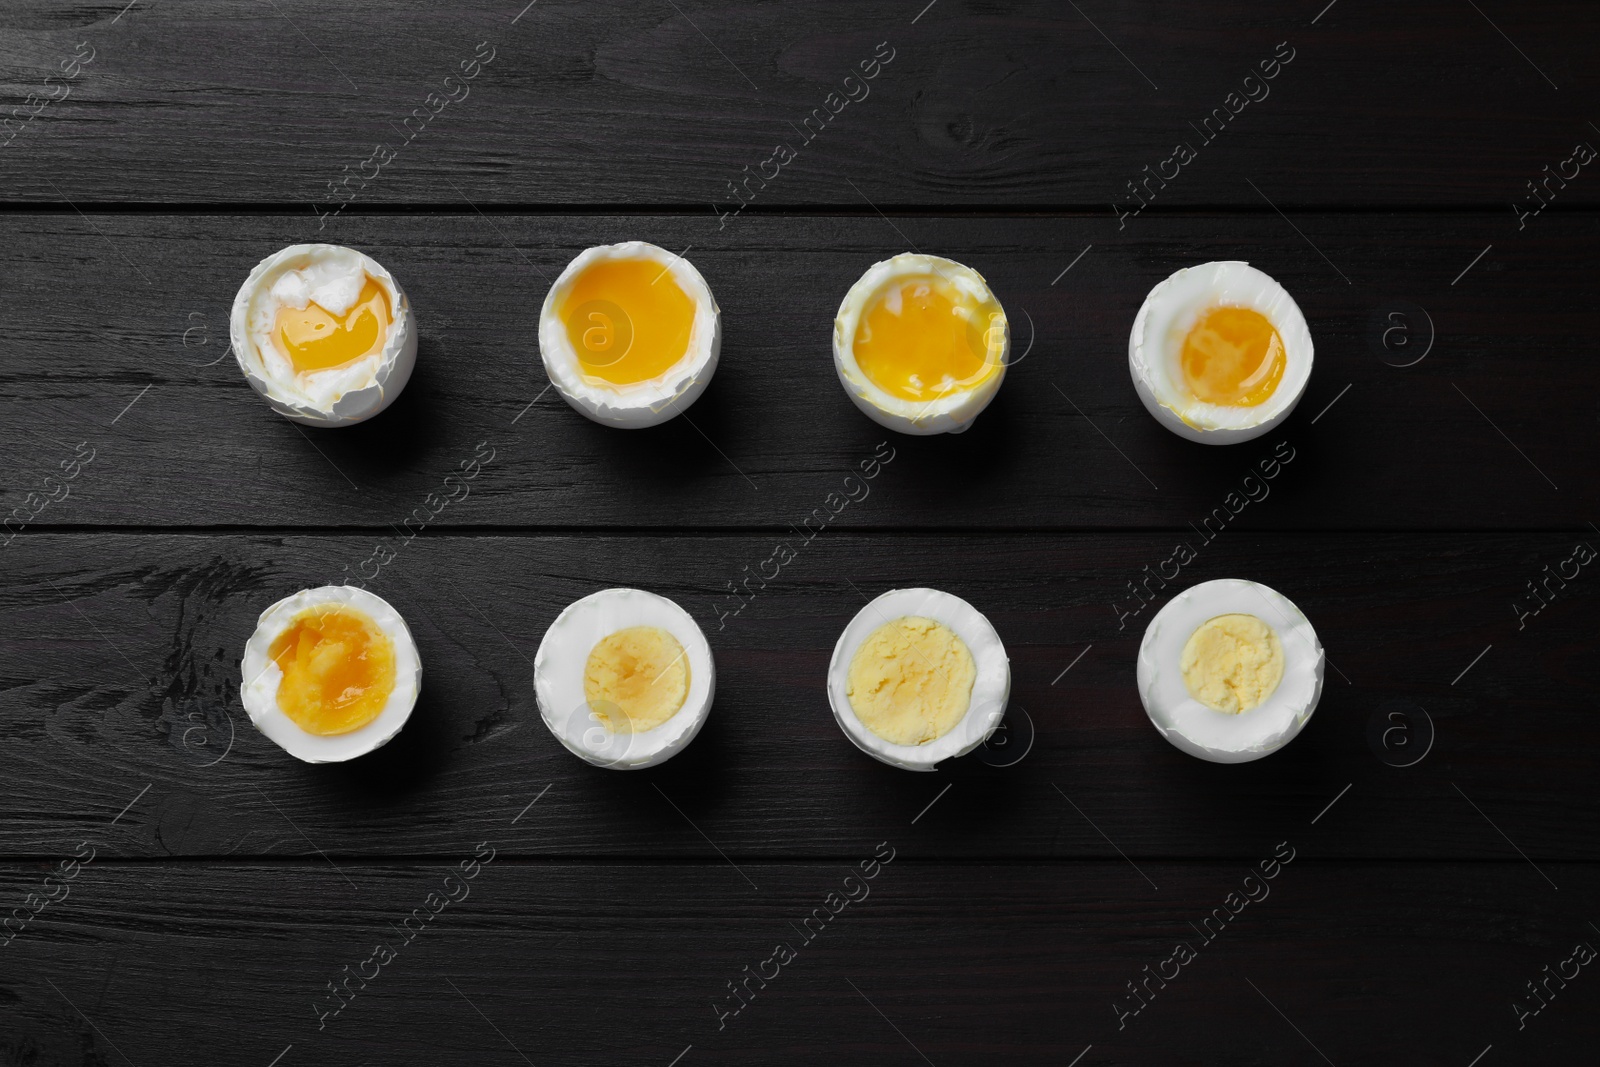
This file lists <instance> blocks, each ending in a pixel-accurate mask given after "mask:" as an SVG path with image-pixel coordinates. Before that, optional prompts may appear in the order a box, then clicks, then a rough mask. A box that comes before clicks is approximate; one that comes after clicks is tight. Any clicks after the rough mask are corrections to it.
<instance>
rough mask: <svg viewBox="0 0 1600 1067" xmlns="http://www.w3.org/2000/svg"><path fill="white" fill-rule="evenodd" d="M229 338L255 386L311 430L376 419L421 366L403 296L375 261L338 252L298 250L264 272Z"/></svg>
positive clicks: (236, 307) (278, 256)
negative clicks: (416, 367)
mask: <svg viewBox="0 0 1600 1067" xmlns="http://www.w3.org/2000/svg"><path fill="white" fill-rule="evenodd" d="M228 333H229V338H230V340H231V342H232V344H233V354H234V358H235V359H236V360H237V361H238V363H239V368H240V369H241V370H242V371H243V372H244V376H245V379H246V380H247V381H248V382H249V383H250V387H251V388H252V389H254V390H255V391H256V392H257V393H259V394H261V396H262V397H263V398H264V399H265V400H266V401H267V403H268V404H269V405H270V406H271V407H272V409H273V410H274V411H276V412H278V413H279V414H280V415H283V416H284V417H286V418H289V419H293V420H294V421H295V422H299V423H303V424H305V425H307V426H325V427H337V426H350V425H353V424H355V423H358V422H361V421H362V420H364V419H368V418H371V417H372V416H373V415H376V414H377V413H378V412H380V411H382V410H383V409H384V408H386V407H388V406H389V405H390V404H391V403H393V402H394V399H395V397H397V396H399V395H400V391H401V390H402V389H404V388H405V385H406V382H407V381H409V380H410V378H411V371H412V368H413V367H415V365H416V361H417V329H416V322H415V321H414V315H413V314H412V311H411V302H410V301H409V300H408V299H407V298H406V294H405V290H403V289H401V288H400V284H399V283H398V282H397V281H395V279H394V276H393V275H391V274H390V273H389V272H388V271H387V270H385V269H384V268H383V266H381V265H380V264H379V263H378V262H377V261H376V260H374V259H373V258H372V257H370V256H367V255H364V254H363V253H361V252H358V251H356V250H355V249H353V248H345V247H342V246H340V245H329V244H305V245H291V246H290V247H288V248H285V249H283V250H282V251H279V252H275V253H273V254H272V255H270V256H268V257H267V258H265V259H263V260H262V261H261V262H260V263H258V264H256V267H255V269H254V270H252V271H251V272H250V275H249V277H247V278H246V279H245V281H244V284H243V285H241V286H240V287H239V292H238V294H237V295H236V296H235V297H234V301H233V311H232V314H231V316H230V317H229V321H228Z"/></svg>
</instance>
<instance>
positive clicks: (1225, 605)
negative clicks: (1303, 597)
mask: <svg viewBox="0 0 1600 1067" xmlns="http://www.w3.org/2000/svg"><path fill="white" fill-rule="evenodd" d="M1235 613H1237V614H1240V615H1254V616H1255V617H1256V618H1258V619H1260V620H1261V621H1262V622H1264V623H1266V624H1267V625H1268V626H1270V627H1271V628H1272V629H1273V630H1275V631H1276V632H1277V635H1278V642H1279V644H1280V645H1282V646H1283V660H1284V663H1283V680H1282V681H1280V682H1279V683H1278V687H1277V688H1276V689H1274V690H1273V691H1272V693H1271V694H1270V695H1269V696H1268V697H1267V699H1266V700H1264V701H1263V702H1262V703H1260V704H1258V705H1257V706H1255V707H1253V708H1251V709H1250V710H1249V711H1244V712H1240V713H1239V714H1237V715H1231V714H1229V713H1227V712H1222V711H1215V710H1213V709H1211V708H1208V707H1206V706H1205V705H1204V704H1202V703H1200V701H1198V700H1196V699H1195V698H1194V697H1193V696H1191V695H1190V693H1189V687H1188V686H1187V685H1186V684H1185V683H1184V680H1183V668H1182V666H1181V664H1180V661H1181V659H1182V656H1183V647H1184V645H1185V644H1186V643H1187V642H1188V640H1189V637H1190V635H1191V634H1193V633H1194V631H1195V630H1196V629H1198V628H1199V627H1200V626H1202V625H1203V624H1204V623H1206V622H1207V621H1209V620H1211V619H1214V618H1216V617H1217V616H1218V615H1230V614H1235ZM1324 662H1325V657H1324V655H1323V652H1322V645H1321V644H1320V643H1319V642H1318V641H1317V632H1316V630H1314V629H1312V626H1311V622H1310V620H1308V619H1307V618H1306V617H1305V614H1304V613H1303V612H1301V610H1300V609H1299V608H1297V607H1295V606H1294V604H1293V603H1292V602H1291V601H1290V600H1289V598H1288V597H1285V596H1284V595H1283V594H1281V593H1279V592H1277V591H1276V590H1274V589H1271V588H1269V587H1268V586H1265V585H1261V584H1260V583H1258V582H1252V581H1247V580H1245V579H1241V578H1222V579H1218V580H1216V581H1211V582H1201V583H1200V584H1199V585H1196V586H1191V587H1190V588H1188V589H1186V590H1184V591H1183V592H1181V593H1179V594H1178V595H1177V596H1175V597H1173V598H1172V599H1171V600H1169V601H1168V602H1167V603H1166V605H1165V606H1164V607H1162V609H1161V610H1160V611H1159V612H1157V613H1156V616H1155V618H1153V619H1151V620H1150V625H1149V626H1148V627H1146V629H1145V632H1144V641H1143V642H1142V643H1141V644H1140V646H1139V667H1138V672H1137V676H1138V684H1139V699H1140V700H1141V701H1142V702H1143V703H1144V710H1145V714H1146V715H1148V716H1150V722H1151V723H1152V724H1153V725H1154V726H1155V728H1156V730H1157V731H1158V732H1159V733H1160V734H1161V736H1162V737H1165V738H1166V739H1167V740H1168V741H1170V742H1171V743H1172V744H1173V745H1175V746H1176V747H1178V748H1180V749H1182V750H1183V751H1185V752H1187V753H1189V755H1191V756H1198V757H1199V758H1200V759H1203V760H1210V761H1211V762H1213V763H1246V762H1248V761H1250V760H1256V759H1260V758H1261V757H1262V756H1266V755H1270V754H1271V753H1273V752H1276V751H1277V750H1278V749H1280V748H1282V747H1283V746H1284V745H1286V744H1288V743H1289V742H1290V741H1291V740H1293V739H1294V737H1295V735H1297V734H1298V733H1299V732H1300V731H1301V730H1302V729H1304V728H1305V725H1306V723H1307V722H1309V721H1311V713H1312V712H1314V711H1316V709H1317V701H1318V700H1319V699H1321V696H1322V674H1323V664H1324Z"/></svg>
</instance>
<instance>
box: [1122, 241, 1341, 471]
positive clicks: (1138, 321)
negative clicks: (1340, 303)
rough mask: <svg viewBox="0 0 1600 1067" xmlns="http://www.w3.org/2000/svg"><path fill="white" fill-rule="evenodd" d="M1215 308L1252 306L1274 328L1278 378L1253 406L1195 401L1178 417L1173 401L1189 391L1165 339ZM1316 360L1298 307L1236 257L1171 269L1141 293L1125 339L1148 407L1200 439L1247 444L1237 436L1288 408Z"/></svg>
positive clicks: (1130, 363) (1297, 397) (1265, 423)
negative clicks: (1281, 363) (1280, 349)
mask: <svg viewBox="0 0 1600 1067" xmlns="http://www.w3.org/2000/svg"><path fill="white" fill-rule="evenodd" d="M1185 289H1192V290H1193V294H1194V296H1188V297H1186V296H1185V294H1184V290H1185ZM1218 294H1220V296H1219V295H1218ZM1196 296H1198V297H1199V298H1195V297H1196ZM1172 298H1177V299H1176V301H1175V306H1174V307H1172V308H1170V309H1168V308H1165V307H1164V306H1163V305H1164V303H1165V302H1166V301H1168V300H1169V299H1172ZM1219 306H1221V307H1244V308H1250V309H1251V310H1253V311H1257V312H1260V313H1261V315H1263V316H1264V317H1265V318H1266V319H1267V320H1268V321H1269V322H1271V323H1272V325H1273V327H1274V328H1275V329H1276V330H1277V331H1278V335H1279V336H1280V337H1281V338H1282V339H1283V345H1284V357H1285V367H1284V372H1283V379H1282V380H1281V381H1280V382H1279V383H1278V388H1277V389H1276V390H1274V391H1273V394H1272V396H1270V397H1268V398H1267V399H1266V401H1264V402H1263V403H1261V404H1258V405H1256V406H1255V407H1233V406H1229V405H1223V404H1207V403H1205V402H1203V401H1200V400H1193V401H1192V402H1191V403H1189V404H1187V405H1185V407H1184V410H1183V411H1181V412H1180V411H1179V410H1178V408H1176V407H1174V406H1173V403H1172V402H1171V401H1172V398H1174V397H1181V396H1186V395H1188V393H1189V387H1188V385H1187V384H1185V383H1184V382H1182V381H1181V376H1180V373H1179V370H1178V361H1177V353H1176V352H1173V351H1168V348H1167V344H1166V341H1167V339H1169V338H1170V337H1172V336H1174V335H1176V336H1179V337H1182V336H1186V335H1187V334H1188V332H1189V329H1190V328H1191V327H1192V326H1193V325H1194V324H1195V323H1196V322H1197V321H1199V318H1200V316H1201V315H1202V314H1203V313H1204V312H1206V311H1208V310H1210V309H1211V308H1213V307H1219ZM1315 355H1316V347H1315V345H1314V344H1313V343H1312V340H1311V328H1310V327H1309V326H1307V325H1306V318H1305V315H1304V314H1303V313H1302V312H1301V310H1300V305H1299V304H1296V303H1295V301H1294V298H1293V297H1292V296H1290V295H1289V291H1288V290H1287V289H1285V288H1284V287H1283V286H1282V285H1280V284H1278V282H1277V280H1276V279H1274V278H1273V277H1272V276H1271V275H1269V274H1266V273H1265V272H1263V271H1260V270H1257V269H1256V268H1255V267H1252V266H1251V265H1250V264H1248V263H1246V262H1243V261H1241V260H1218V261H1215V262H1211V263H1202V264H1200V265H1198V266H1194V267H1183V268H1180V269H1179V270H1176V271H1174V272H1173V273H1172V274H1170V275H1169V276H1167V278H1165V279H1164V280H1163V281H1161V282H1159V283H1158V284H1157V285H1156V286H1155V288H1153V289H1151V290H1150V292H1149V294H1148V295H1146V296H1145V298H1144V303H1143V304H1142V305H1141V306H1140V308H1139V314H1138V316H1137V317H1135V318H1134V320H1133V329H1132V330H1131V331H1130V332H1129V334H1128V369H1129V371H1130V373H1131V374H1132V375H1133V381H1134V385H1135V386H1137V387H1138V389H1139V392H1140V396H1141V398H1142V399H1143V400H1144V401H1145V405H1146V407H1150V410H1151V411H1152V413H1155V414H1156V415H1157V417H1158V418H1163V419H1164V421H1165V419H1166V418H1170V419H1171V420H1174V422H1171V423H1169V424H1168V425H1169V427H1170V428H1172V429H1174V430H1177V429H1178V427H1179V426H1182V427H1187V428H1188V429H1190V430H1195V431H1198V432H1199V433H1200V434H1202V435H1204V434H1206V433H1209V432H1221V433H1222V434H1223V435H1225V436H1232V437H1233V439H1234V440H1245V439H1247V438H1246V437H1245V436H1244V435H1243V433H1242V431H1255V432H1253V433H1250V434H1249V436H1250V437H1255V436H1258V435H1259V434H1260V433H1261V432H1263V431H1264V430H1265V429H1266V428H1267V427H1268V426H1269V425H1271V424H1272V423H1275V422H1277V421H1278V420H1279V419H1281V418H1283V417H1284V416H1287V415H1288V414H1289V413H1290V412H1291V411H1293V410H1294V408H1295V405H1297V404H1298V403H1299V402H1300V397H1301V396H1302V395H1303V394H1304V393H1305V389H1306V384H1307V383H1308V382H1309V381H1310V380H1311V368H1312V364H1313V362H1314V359H1315ZM1151 405H1155V406H1154V407H1152V406H1151ZM1229 431H1232V433H1231V434H1229ZM1178 432H1180V433H1181V432H1182V431H1181V430H1179V431H1178ZM1185 436H1189V435H1187V434H1186V435H1185Z"/></svg>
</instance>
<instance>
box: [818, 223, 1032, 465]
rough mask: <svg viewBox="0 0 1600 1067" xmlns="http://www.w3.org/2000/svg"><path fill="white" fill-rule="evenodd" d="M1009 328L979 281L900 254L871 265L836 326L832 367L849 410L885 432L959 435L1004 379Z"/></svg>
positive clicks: (933, 260)
mask: <svg viewBox="0 0 1600 1067" xmlns="http://www.w3.org/2000/svg"><path fill="white" fill-rule="evenodd" d="M1010 353H1011V328H1010V326H1009V325H1008V324H1007V322H1006V313H1005V310H1004V309H1003V308H1001V307H1000V302H999V301H998V300H996V299H995V296H994V293H992V292H990V291H989V283H988V282H986V281H984V280H983V275H981V274H979V273H978V272H977V271H975V270H973V269H972V268H971V267H966V266H963V265H962V264H960V263H957V262H955V261H954V260H951V259H941V258H940V257H938V256H925V255H922V254H921V253H917V252H903V253H901V254H900V255H898V256H895V257H894V258H892V259H886V260H884V261H883V262H881V263H874V264H873V265H872V266H871V267H870V268H869V269H868V270H867V272H866V273H865V274H863V275H862V276H861V278H860V279H859V280H858V281H857V282H856V283H855V284H854V285H852V286H851V287H850V291H849V292H848V293H846V294H845V297H844V302H843V303H842V304H840V305H839V314H838V315H837V316H835V318H834V320H833V366H834V370H835V371H837V372H838V374H839V381H840V383H841V384H843V386H844V390H845V392H846V393H848V394H849V395H850V399H851V400H853V401H855V405H856V407H858V408H860V409H861V410H862V411H863V412H865V413H866V415H867V417H868V418H870V419H872V421H874V422H876V423H878V424H879V425H880V426H886V427H888V428H889V429H891V430H898V431H900V432H901V433H909V434H936V433H960V432H961V431H962V430H965V429H966V428H967V427H969V426H971V425H972V420H973V419H975V418H977V417H978V413H979V412H981V411H982V410H983V409H984V408H986V407H988V406H989V401H991V400H993V399H994V397H995V394H996V393H998V392H999V391H1000V382H1001V381H1002V380H1003V379H1004V378H1005V376H1006V359H1007V358H1008V357H1009V355H1010Z"/></svg>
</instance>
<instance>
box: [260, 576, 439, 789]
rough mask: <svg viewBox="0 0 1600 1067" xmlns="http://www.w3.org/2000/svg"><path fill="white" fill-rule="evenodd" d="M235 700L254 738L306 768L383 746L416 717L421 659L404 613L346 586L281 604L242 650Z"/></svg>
mask: <svg viewBox="0 0 1600 1067" xmlns="http://www.w3.org/2000/svg"><path fill="white" fill-rule="evenodd" d="M240 669H241V671H242V677H243V681H242V682H241V684H240V686H239V696H240V698H241V699H242V700H243V701H244V708H245V711H246V712H248V713H249V715H250V721H251V722H253V723H255V725H256V729H258V730H260V731H261V732H262V733H264V734H266V735H267V736H268V737H269V738H271V739H272V740H273V741H275V742H277V744H278V746H279V747H281V748H282V749H283V750H284V751H285V752H287V753H289V755H291V756H294V757H296V758H298V759H302V760H305V761H306V762H307V763H337V762H339V761H342V760H347V759H353V758H355V757H356V756H361V755H365V754H366V753H368V752H371V751H372V750H373V749H375V748H378V747H380V746H381V745H384V744H386V743H387V742H388V741H389V739H390V738H392V737H394V735H395V734H397V733H399V732H400V728H401V727H402V726H404V725H405V724H406V720H407V719H409V718H410V717H411V709H412V708H413V707H414V706H415V705H416V702H417V694H418V693H419V692H420V691H421V688H422V659H421V657H420V656H419V655H418V654H417V645H416V642H415V641H413V640H412V639H411V631H410V630H409V629H407V627H406V622H405V620H404V619H403V618H401V617H400V613H399V612H398V611H396V610H395V609H394V608H392V607H390V606H389V603H388V602H387V601H386V600H384V599H383V598H382V597H380V596H377V595H375V594H373V593H369V592H367V591H366V590H365V589H358V588H356V587H355V586H350V585H325V586H322V587H321V588H318V589H306V590H302V591H301V592H298V593H296V594H294V595H293V596H291V597H285V598H284V599H283V600H280V601H278V602H277V603H276V604H274V605H272V606H271V607H270V608H268V609H267V610H266V611H263V612H262V613H261V618H260V619H259V620H257V622H256V630H255V633H253V634H251V635H250V640H249V641H247V642H245V646H244V660H243V662H242V663H241V664H240Z"/></svg>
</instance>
